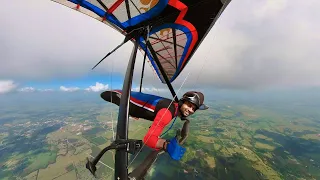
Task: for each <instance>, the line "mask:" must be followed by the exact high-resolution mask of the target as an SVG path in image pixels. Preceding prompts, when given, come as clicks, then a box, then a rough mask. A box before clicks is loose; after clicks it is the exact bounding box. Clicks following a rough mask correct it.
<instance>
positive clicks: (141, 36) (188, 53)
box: [51, 0, 231, 179]
mask: <svg viewBox="0 0 320 180" xmlns="http://www.w3.org/2000/svg"><path fill="white" fill-rule="evenodd" d="M51 1H54V2H57V3H59V4H62V5H64V6H67V7H69V8H71V9H73V10H75V11H79V12H81V13H84V14H86V15H88V16H90V17H92V18H94V19H96V20H98V21H101V22H102V23H104V24H106V25H108V26H110V27H112V28H113V29H115V30H116V31H118V32H119V33H121V34H123V35H124V36H125V38H124V41H123V42H122V43H121V44H120V45H118V46H117V47H116V48H115V49H114V50H112V51H111V52H110V53H108V54H107V55H106V56H105V57H104V58H103V59H102V60H101V61H100V62H99V63H101V62H102V61H103V60H104V59H105V58H106V57H108V56H109V55H110V54H112V53H113V52H114V51H116V50H117V49H118V48H120V47H121V46H122V45H123V44H124V43H126V42H128V41H132V42H133V43H134V47H133V50H132V54H131V57H130V60H129V62H128V67H127V71H126V75H125V79H124V83H123V89H122V92H123V94H122V96H121V101H120V107H119V116H118V124H117V135H116V140H115V141H114V142H113V143H112V144H111V145H110V146H109V147H107V148H105V149H104V150H103V151H101V153H100V154H99V155H98V156H97V157H96V158H95V159H94V160H93V161H88V163H87V168H88V169H89V170H90V171H91V172H92V173H93V174H94V172H95V170H96V169H95V164H96V163H97V162H98V160H99V159H100V158H101V156H102V155H103V154H104V152H106V151H107V150H110V149H116V155H115V179H128V169H127V165H128V153H135V152H136V151H137V150H138V149H139V148H141V145H142V141H141V140H129V139H128V125H129V118H128V107H129V105H128V103H129V102H128V99H129V98H130V90H131V84H132V75H133V69H134V64H135V59H136V53H137V50H138V49H140V50H141V51H142V52H143V53H144V55H145V56H144V57H145V59H146V58H148V59H149V61H150V62H151V64H152V66H153V68H154V70H155V72H156V73H157V75H158V77H159V79H160V80H161V82H162V83H166V84H167V85H168V88H169V90H170V92H171V93H172V95H173V97H174V98H175V100H176V101H177V100H178V99H177V96H176V94H175V91H174V89H173V87H172V85H171V83H172V82H173V81H174V80H175V79H176V78H177V77H178V76H179V75H180V73H181V72H182V70H183V69H184V68H185V67H186V65H187V64H188V62H189V61H190V59H191V58H192V56H193V54H194V53H195V51H196V50H197V48H198V47H199V46H200V44H201V42H202V41H203V40H204V38H205V37H206V35H207V34H208V32H209V31H210V29H211V28H212V27H213V25H214V24H215V23H216V21H217V20H218V18H219V17H220V15H221V13H222V12H223V11H224V10H225V8H226V7H227V6H228V4H229V3H230V1H231V0H51ZM89 28H90V27H88V29H89ZM145 59H144V63H143V67H144V64H145ZM99 63H98V64H99ZM98 64H97V65H98ZM97 65H96V66H97ZM96 66H94V67H96ZM142 78H143V72H142V77H141V84H142ZM140 89H141V86H140ZM149 159H151V160H150V161H149V162H151V163H152V161H153V160H154V158H149ZM148 167H150V166H148ZM134 172H135V173H136V172H137V171H134ZM140 175H141V174H140ZM140 175H139V176H140Z"/></svg>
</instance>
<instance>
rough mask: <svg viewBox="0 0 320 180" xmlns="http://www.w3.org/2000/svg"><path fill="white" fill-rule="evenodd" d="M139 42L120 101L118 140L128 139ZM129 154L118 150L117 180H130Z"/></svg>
mask: <svg viewBox="0 0 320 180" xmlns="http://www.w3.org/2000/svg"><path fill="white" fill-rule="evenodd" d="M138 45H139V44H138V41H137V40H135V41H134V47H133V49H132V53H131V57H130V60H129V63H128V67H127V71H126V75H125V79H124V82H123V87H122V95H121V99H120V106H119V115H118V125H117V135H116V139H128V127H129V115H128V114H129V100H130V92H131V86H132V77H133V71H134V64H135V61H136V55H137V50H138ZM127 168H128V153H127V152H126V150H125V149H121V150H117V151H116V155H115V176H114V177H115V179H116V180H119V179H120V180H127V179H128V169H127Z"/></svg>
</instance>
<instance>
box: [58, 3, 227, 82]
mask: <svg viewBox="0 0 320 180" xmlns="http://www.w3.org/2000/svg"><path fill="white" fill-rule="evenodd" d="M53 1H55V2H58V3H60V4H63V5H65V6H67V7H70V8H72V9H74V10H76V11H79V12H82V13H84V14H86V15H88V16H91V17H93V18H95V19H97V20H99V21H101V22H103V23H105V24H107V25H109V26H110V27H112V28H114V29H116V30H117V31H118V32H120V33H121V34H123V35H126V34H128V33H129V32H130V31H132V30H133V29H137V28H141V27H144V26H146V25H148V26H150V27H152V29H151V31H150V32H149V39H148V40H149V42H150V44H151V47H148V48H149V49H147V46H148V45H147V44H146V42H145V39H144V37H142V36H141V37H140V38H139V39H137V40H138V41H139V46H140V47H141V49H142V50H143V51H146V52H147V57H148V58H149V60H150V62H151V63H152V65H153V68H154V69H155V71H156V72H157V74H158V76H159V78H160V79H161V81H162V82H163V83H165V80H164V78H163V75H162V74H161V72H160V70H159V67H158V66H157V64H156V63H155V62H154V57H153V55H155V56H157V58H158V59H159V61H160V63H161V66H162V67H163V69H164V72H165V74H166V76H167V77H168V79H169V81H170V82H173V81H174V80H175V79H176V78H177V77H178V75H179V74H180V73H181V71H182V70H183V69H184V67H185V66H186V65H187V63H188V62H189V60H190V58H191V57H192V55H193V54H194V52H195V51H196V49H197V48H198V47H199V45H200V43H201V42H202V41H203V39H204V38H205V36H206V35H207V33H208V32H209V31H210V29H211V27H212V26H213V25H214V24H215V22H216V21H217V19H218V18H219V16H220V14H221V13H222V12H223V10H224V9H225V8H226V6H227V5H228V4H229V2H230V0H181V1H179V0H69V1H68V0H53Z"/></svg>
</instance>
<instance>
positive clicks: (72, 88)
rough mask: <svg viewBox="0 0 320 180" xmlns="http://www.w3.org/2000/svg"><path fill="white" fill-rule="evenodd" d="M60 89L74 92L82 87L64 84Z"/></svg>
mask: <svg viewBox="0 0 320 180" xmlns="http://www.w3.org/2000/svg"><path fill="white" fill-rule="evenodd" d="M60 90H61V91H65V92H74V91H78V90H80V88H78V87H64V86H60Z"/></svg>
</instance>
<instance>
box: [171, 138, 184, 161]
mask: <svg viewBox="0 0 320 180" xmlns="http://www.w3.org/2000/svg"><path fill="white" fill-rule="evenodd" d="M166 151H167V152H168V154H169V155H170V157H171V158H172V159H174V160H180V159H181V158H182V157H183V155H184V153H185V152H186V148H184V147H182V146H180V144H179V143H178V141H177V138H176V137H174V138H172V139H170V141H169V143H168V144H167V148H166Z"/></svg>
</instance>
